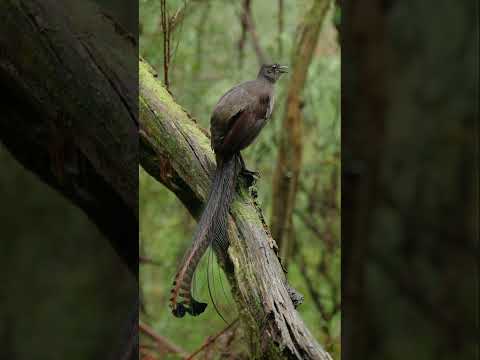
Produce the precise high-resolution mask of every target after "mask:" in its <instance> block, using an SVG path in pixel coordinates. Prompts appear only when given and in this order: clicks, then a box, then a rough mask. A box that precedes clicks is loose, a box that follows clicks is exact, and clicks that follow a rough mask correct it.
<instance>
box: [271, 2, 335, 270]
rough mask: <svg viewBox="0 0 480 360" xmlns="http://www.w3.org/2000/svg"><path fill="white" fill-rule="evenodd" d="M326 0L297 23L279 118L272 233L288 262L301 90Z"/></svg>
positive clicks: (299, 140) (299, 150)
mask: <svg viewBox="0 0 480 360" xmlns="http://www.w3.org/2000/svg"><path fill="white" fill-rule="evenodd" d="M330 5H331V1H330V0H318V1H314V3H313V6H312V8H311V9H310V11H309V12H308V13H307V14H306V16H305V22H304V23H303V24H301V27H300V31H301V33H300V37H299V41H298V43H297V45H296V46H295V48H294V51H293V56H292V59H293V63H294V65H293V71H292V75H291V81H290V87H289V88H288V95H287V104H286V108H285V114H284V118H283V122H282V124H283V125H282V133H281V137H280V147H279V150H278V159H277V165H276V167H275V173H274V176H273V193H272V220H271V227H272V236H273V238H274V239H275V240H276V241H277V242H278V244H279V247H280V249H281V250H280V254H281V258H282V259H283V260H284V261H286V262H288V255H289V252H290V251H289V249H291V246H292V244H291V242H292V241H293V238H292V226H293V224H292V216H293V209H294V207H295V198H296V195H297V187H298V186H297V185H298V177H299V174H300V170H301V164H302V152H303V144H302V141H303V138H302V132H303V130H302V109H301V108H302V103H303V100H302V92H303V89H304V87H305V83H306V80H307V73H308V68H309V66H310V63H311V61H312V58H313V53H314V51H315V48H316V46H317V42H318V36H319V34H320V30H321V28H322V24H323V23H324V20H325V17H326V15H327V12H328V9H329V8H330Z"/></svg>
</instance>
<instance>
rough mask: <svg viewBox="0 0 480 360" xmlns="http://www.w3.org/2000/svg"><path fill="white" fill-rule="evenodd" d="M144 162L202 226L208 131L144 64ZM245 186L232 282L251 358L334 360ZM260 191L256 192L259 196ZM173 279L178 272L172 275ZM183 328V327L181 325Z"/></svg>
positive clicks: (235, 213)
mask: <svg viewBox="0 0 480 360" xmlns="http://www.w3.org/2000/svg"><path fill="white" fill-rule="evenodd" d="M139 66H140V68H139V71H140V118H139V121H140V162H141V165H142V167H143V168H144V169H145V170H146V171H147V172H148V173H149V174H150V175H151V176H153V177H154V178H156V179H157V180H158V181H160V182H161V183H162V184H164V185H165V186H166V187H167V188H168V189H170V190H171V191H172V192H173V193H175V195H176V196H177V197H178V198H179V200H180V201H181V202H182V203H183V204H184V205H185V207H186V208H187V209H188V210H189V211H190V213H191V214H192V215H193V216H194V217H196V218H197V219H198V217H199V216H200V212H201V209H202V204H203V202H204V201H205V199H206V197H207V194H208V191H209V187H210V177H211V176H212V175H213V172H214V169H215V161H214V154H213V152H212V150H211V148H210V140H209V138H208V136H207V135H206V132H205V131H204V130H202V129H201V128H200V127H199V126H198V125H197V124H196V123H195V121H194V120H193V119H192V118H191V117H190V116H189V115H188V114H187V113H186V112H185V111H184V110H183V109H182V108H181V107H180V106H179V105H177V104H176V103H175V101H174V99H173V98H172V97H171V95H170V94H169V93H168V92H167V91H166V90H165V88H164V87H163V86H162V84H161V83H160V81H158V79H157V74H156V72H155V71H154V70H153V69H151V68H150V67H149V66H148V65H147V64H146V63H145V62H144V61H140V64H139ZM251 190H252V189H249V188H248V186H247V184H246V182H245V181H244V180H243V179H240V181H239V182H238V186H237V193H236V196H235V200H234V202H233V204H232V206H231V209H230V218H229V231H228V236H229V242H230V248H229V251H228V256H229V262H231V265H232V267H231V268H229V267H228V266H225V264H224V266H223V268H224V270H225V271H226V273H227V277H228V278H229V281H230V284H231V287H232V293H233V295H234V299H235V301H236V303H237V305H238V309H239V317H240V321H241V323H242V325H243V327H244V329H245V331H246V332H247V333H248V337H249V339H253V340H254V341H251V342H250V343H251V345H250V351H251V356H252V358H256V359H260V358H266V359H287V358H288V359H331V357H330V355H329V354H328V353H326V352H325V351H324V350H323V349H322V348H321V346H320V345H319V344H318V343H317V342H316V340H315V339H314V338H313V336H312V335H311V333H310V331H309V330H308V329H307V327H306V326H305V324H304V322H303V320H302V319H301V318H300V316H299V314H298V313H297V311H296V310H295V308H294V305H293V303H292V300H291V298H290V294H289V290H288V284H287V282H286V278H285V275H284V272H283V269H282V267H281V265H280V262H279V260H278V257H277V253H276V245H275V242H274V240H273V239H272V238H271V236H270V234H269V231H268V229H267V227H266V225H265V223H264V222H263V221H262V217H261V212H260V210H259V208H258V206H257V205H256V203H255V197H254V196H252V194H251ZM253 191H256V190H255V189H253ZM172 276H173V272H172ZM179 321H181V320H179Z"/></svg>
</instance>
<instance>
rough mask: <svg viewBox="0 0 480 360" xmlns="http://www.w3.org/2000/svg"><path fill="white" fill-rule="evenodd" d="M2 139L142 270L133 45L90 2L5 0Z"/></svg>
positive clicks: (0, 23) (0, 58) (1, 7)
mask: <svg viewBox="0 0 480 360" xmlns="http://www.w3.org/2000/svg"><path fill="white" fill-rule="evenodd" d="M0 34H2V35H1V37H0V49H1V52H0V80H1V81H0V84H2V85H1V87H2V94H3V95H2V103H3V104H2V111H3V114H2V117H1V118H0V140H1V141H2V142H3V143H4V144H5V146H6V147H7V148H8V149H9V151H10V152H11V153H12V155H13V156H14V157H15V158H16V159H17V160H18V161H19V162H20V163H22V164H23V165H24V166H25V167H26V168H27V169H29V170H31V171H32V172H34V173H35V174H37V175H38V176H39V177H40V178H41V179H42V180H43V181H44V182H46V183H47V184H48V185H50V186H52V187H53V188H55V189H56V190H58V191H59V192H60V193H62V194H63V195H64V196H65V197H67V198H68V199H70V200H71V201H72V202H73V203H75V204H76V205H77V206H79V207H80V208H81V209H83V210H84V211H85V213H86V214H87V215H88V216H89V218H90V219H91V220H92V221H93V222H94V223H95V224H96V225H97V226H98V227H99V229H100V230H101V231H102V232H103V233H104V234H105V236H106V237H107V238H108V239H109V241H110V242H111V243H112V245H113V247H114V248H115V250H116V251H117V252H118V254H119V255H120V256H121V258H122V260H123V261H124V262H125V263H126V264H127V265H128V267H129V269H130V271H131V272H132V274H134V275H135V276H137V274H138V241H137V238H138V166H137V153H138V137H137V131H138V130H137V74H135V73H134V72H135V70H136V62H135V63H133V62H132V59H136V46H135V44H134V42H133V41H132V39H131V38H130V37H129V36H128V35H127V33H125V32H124V31H123V30H122V28H121V27H120V26H119V25H118V24H116V23H115V22H114V21H113V20H112V19H111V18H110V17H108V16H107V15H105V14H103V13H101V12H100V10H99V9H98V8H97V7H96V6H94V5H92V3H90V2H88V1H73V0H69V1H62V2H59V1H54V0H37V1H35V0H29V1H13V0H5V1H2V2H0Z"/></svg>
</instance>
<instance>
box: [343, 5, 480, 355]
mask: <svg viewBox="0 0 480 360" xmlns="http://www.w3.org/2000/svg"><path fill="white" fill-rule="evenodd" d="M342 3H343V5H344V7H343V13H342V29H341V37H342V97H343V98H342V115H343V116H342V359H346V360H349V359H436V360H439V359H445V360H447V359H465V360H467V359H468V360H473V359H478V356H479V352H478V304H479V302H478V301H479V299H478V254H479V252H478V221H479V212H478V207H479V203H478V199H479V192H478V186H479V175H478V174H479V172H478V166H479V155H478V154H479V153H478V132H479V126H478V120H479V114H478V96H479V92H478V77H479V73H478V65H479V64H478V40H479V39H478V3H476V2H468V1H463V2H455V3H453V2H449V3H446V2H437V1H422V2H417V1H402V2H401V1H370V2H368V3H363V4H360V3H355V4H352V3H350V2H342Z"/></svg>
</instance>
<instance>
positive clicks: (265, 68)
mask: <svg viewBox="0 0 480 360" xmlns="http://www.w3.org/2000/svg"><path fill="white" fill-rule="evenodd" d="M287 72H288V66H283V65H279V64H271V65H262V67H261V68H260V71H259V73H258V77H263V78H265V79H267V80H268V81H271V82H273V83H274V82H275V81H277V80H278V79H279V78H280V76H282V74H284V73H287Z"/></svg>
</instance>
